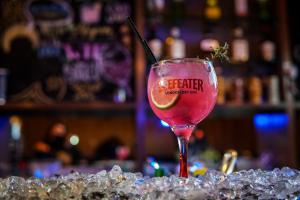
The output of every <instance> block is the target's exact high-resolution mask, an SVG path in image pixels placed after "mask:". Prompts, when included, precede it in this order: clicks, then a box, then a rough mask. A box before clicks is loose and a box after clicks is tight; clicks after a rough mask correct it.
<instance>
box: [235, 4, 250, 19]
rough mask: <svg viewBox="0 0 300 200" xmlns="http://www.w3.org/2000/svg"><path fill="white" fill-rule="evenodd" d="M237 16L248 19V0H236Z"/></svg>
mask: <svg viewBox="0 0 300 200" xmlns="http://www.w3.org/2000/svg"><path fill="white" fill-rule="evenodd" d="M234 8H235V15H236V16H238V17H246V16H247V15H248V0H234Z"/></svg>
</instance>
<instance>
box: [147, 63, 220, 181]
mask: <svg viewBox="0 0 300 200" xmlns="http://www.w3.org/2000/svg"><path fill="white" fill-rule="evenodd" d="M147 91H148V100H149V102H150V106H151V108H152V110H153V112H154V113H155V114H156V115H157V116H158V117H159V118H160V119H161V120H163V121H165V122H166V123H167V124H169V125H170V127H171V129H172V131H173V132H174V134H175V135H176V136H177V140H178V145H179V150H180V158H179V160H180V173H179V176H180V177H188V172H187V150H188V149H187V146H188V140H189V138H190V136H191V134H192V132H193V130H194V128H195V126H196V125H197V124H198V123H199V122H200V121H202V120H203V119H204V118H205V117H206V116H207V115H208V114H209V113H210V112H211V111H212V109H213V107H214V105H215V102H216V97H217V77H216V73H215V70H214V68H213V65H212V62H211V61H208V60H202V59H198V58H178V59H170V60H162V61H159V62H157V63H155V64H153V65H152V66H151V70H150V74H149V78H148V89H147Z"/></svg>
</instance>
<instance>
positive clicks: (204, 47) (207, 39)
mask: <svg viewBox="0 0 300 200" xmlns="http://www.w3.org/2000/svg"><path fill="white" fill-rule="evenodd" d="M219 46H220V43H219V41H218V40H217V39H216V38H215V37H214V35H213V34H212V32H210V31H207V32H206V33H205V34H204V37H203V39H202V40H201V42H200V49H201V51H203V52H211V51H212V50H213V49H215V48H217V47H219Z"/></svg>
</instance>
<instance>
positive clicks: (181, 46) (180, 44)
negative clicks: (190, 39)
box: [166, 27, 186, 58]
mask: <svg viewBox="0 0 300 200" xmlns="http://www.w3.org/2000/svg"><path fill="white" fill-rule="evenodd" d="M166 49H167V52H166V53H167V58H184V57H185V54H186V44H185V41H184V40H183V39H181V38H180V29H179V28H178V27H173V28H172V29H171V31H170V36H169V37H167V39H166Z"/></svg>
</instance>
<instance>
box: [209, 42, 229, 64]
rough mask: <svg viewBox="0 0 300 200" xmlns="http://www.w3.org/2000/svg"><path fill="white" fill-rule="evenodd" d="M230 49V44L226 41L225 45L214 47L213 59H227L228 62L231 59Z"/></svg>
mask: <svg viewBox="0 0 300 200" xmlns="http://www.w3.org/2000/svg"><path fill="white" fill-rule="evenodd" d="M228 49H229V44H228V43H227V42H225V44H224V45H223V46H219V47H217V48H212V53H211V54H210V56H211V60H216V59H218V60H220V61H221V62H223V61H224V60H226V61H227V62H230V59H229V57H228V56H227V54H228ZM207 59H208V58H207ZM208 60H209V59H208Z"/></svg>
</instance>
